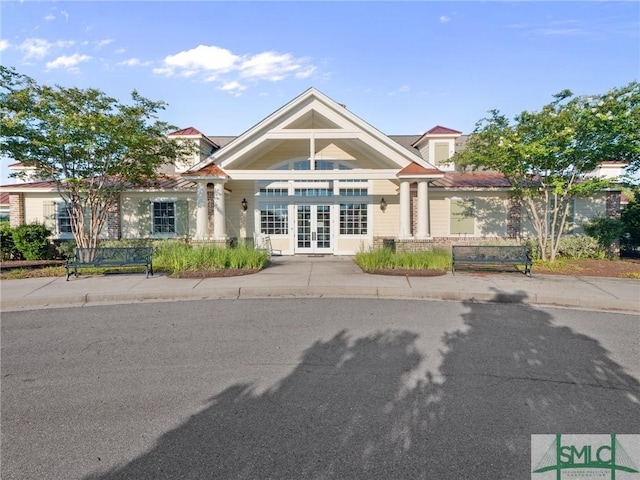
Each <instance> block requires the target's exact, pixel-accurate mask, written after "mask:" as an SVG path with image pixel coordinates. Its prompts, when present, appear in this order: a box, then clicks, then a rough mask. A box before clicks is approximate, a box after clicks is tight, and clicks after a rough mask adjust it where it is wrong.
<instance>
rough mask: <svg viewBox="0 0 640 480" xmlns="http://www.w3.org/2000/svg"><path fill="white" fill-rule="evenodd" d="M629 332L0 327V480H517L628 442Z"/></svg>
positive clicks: (182, 311)
mask: <svg viewBox="0 0 640 480" xmlns="http://www.w3.org/2000/svg"><path fill="white" fill-rule="evenodd" d="M639 337H640V323H639V320H638V317H637V316H633V315H620V314H605V313H596V312H585V311H572V310H564V309H538V308H534V307H532V306H529V305H524V304H522V305H509V304H479V303H453V302H425V301H406V300H403V301H400V300H397V301H396V300H363V299H360V300H357V299H270V300H218V301H206V302H205V301H203V302H200V301H191V302H183V303H155V304H150V303H146V304H133V305H113V306H103V307H87V308H72V309H55V310H37V311H21V312H10V313H4V314H3V315H2V352H1V354H2V358H1V360H2V364H1V365H2V366H1V375H2V398H1V399H2V403H1V414H2V429H1V436H2V452H1V453H2V466H1V477H2V479H3V480H12V479H29V480H35V479H47V480H50V479H92V480H107V479H214V478H215V479H243V480H247V479H377V478H379V479H385V480H388V479H400V478H407V479H450V478H455V479H473V480H479V479H490V480H499V479H529V478H531V474H530V472H531V466H530V464H531V451H530V440H531V434H534V433H613V432H615V433H638V432H640V382H639V379H640V353H639V352H640V349H639V348H638V338H639Z"/></svg>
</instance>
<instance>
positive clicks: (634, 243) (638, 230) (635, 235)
mask: <svg viewBox="0 0 640 480" xmlns="http://www.w3.org/2000/svg"><path fill="white" fill-rule="evenodd" d="M620 221H621V222H622V231H623V233H622V239H623V243H624V246H625V247H627V248H629V249H633V248H636V247H638V246H640V190H638V191H637V192H636V193H635V195H634V198H633V200H631V201H630V202H629V203H628V204H627V206H626V207H625V208H624V209H623V210H622V212H621V213H620Z"/></svg>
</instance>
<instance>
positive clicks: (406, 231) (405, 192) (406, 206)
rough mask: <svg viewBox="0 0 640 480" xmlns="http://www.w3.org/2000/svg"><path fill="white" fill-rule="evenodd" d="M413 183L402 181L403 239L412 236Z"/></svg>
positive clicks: (399, 233) (401, 223)
mask: <svg viewBox="0 0 640 480" xmlns="http://www.w3.org/2000/svg"><path fill="white" fill-rule="evenodd" d="M410 188H411V184H410V183H409V181H408V180H401V181H400V231H399V232H398V238H400V239H401V240H403V239H407V238H411V192H410Z"/></svg>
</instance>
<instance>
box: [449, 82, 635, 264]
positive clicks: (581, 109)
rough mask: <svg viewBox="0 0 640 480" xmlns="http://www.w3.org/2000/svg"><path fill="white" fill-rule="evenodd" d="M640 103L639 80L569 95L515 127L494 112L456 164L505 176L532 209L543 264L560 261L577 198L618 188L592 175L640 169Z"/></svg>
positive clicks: (528, 114)
mask: <svg viewBox="0 0 640 480" xmlns="http://www.w3.org/2000/svg"><path fill="white" fill-rule="evenodd" d="M639 105H640V86H639V84H638V83H637V82H633V83H631V84H629V85H627V86H626V87H623V88H619V89H613V90H611V91H609V92H607V93H605V94H603V95H596V96H579V97H573V94H572V93H571V92H570V91H569V90H564V91H562V92H560V93H558V94H556V95H554V99H553V101H552V102H551V103H549V104H547V105H545V106H543V107H542V108H541V109H540V110H539V111H534V112H530V111H524V112H522V113H520V114H519V115H518V116H516V118H515V121H514V122H513V123H512V122H510V121H509V120H508V119H507V118H506V117H505V116H504V115H503V114H501V113H500V112H499V111H498V110H492V111H490V112H489V116H488V117H487V118H484V119H482V120H480V121H479V122H478V123H477V124H476V128H475V130H474V132H473V133H472V135H470V138H469V141H468V142H467V145H466V147H465V149H464V150H463V151H462V152H459V153H457V154H456V156H455V158H454V160H455V161H456V162H457V163H458V164H460V165H464V166H469V167H471V168H474V169H484V170H492V171H497V172H501V173H502V174H504V176H505V177H506V178H507V179H508V180H509V181H510V182H511V184H512V186H513V194H514V195H515V196H516V197H517V198H518V199H519V200H521V201H522V204H523V205H524V206H525V211H526V214H527V217H528V218H529V220H530V222H531V225H532V226H533V229H534V230H535V233H536V236H537V239H538V242H539V245H540V247H541V256H542V258H543V259H545V260H546V259H550V260H552V261H553V260H555V257H556V253H557V250H558V246H559V244H560V238H561V236H562V235H563V233H566V230H567V223H568V218H569V215H570V211H571V203H572V202H571V201H572V199H574V198H576V197H588V196H591V195H593V194H594V193H595V192H597V191H598V190H600V189H602V188H604V187H606V186H608V185H609V184H610V182H609V181H607V180H605V179H602V178H597V177H593V176H592V175H590V174H591V173H592V172H593V171H594V170H595V168H596V167H597V165H598V164H599V163H600V162H603V161H612V160H615V161H625V162H628V163H630V164H635V165H637V162H638V159H639V158H640V110H639ZM634 162H635V163H634ZM637 168H640V166H637Z"/></svg>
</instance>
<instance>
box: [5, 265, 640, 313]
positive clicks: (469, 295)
mask: <svg viewBox="0 0 640 480" xmlns="http://www.w3.org/2000/svg"><path fill="white" fill-rule="evenodd" d="M0 294H1V297H0V309H2V311H11V310H26V309H34V308H51V307H68V306H83V305H95V304H105V303H133V302H143V301H171V300H195V299H216V298H226V299H242V298H266V297H364V298H407V299H429V300H464V301H494V302H512V303H517V302H522V303H528V304H532V305H547V306H563V307H571V308H582V309H589V310H613V311H622V312H629V313H634V314H638V313H640V281H638V280H635V279H619V278H598V277H574V276H559V275H536V274H535V268H534V275H533V278H529V277H526V276H525V275H523V274H520V273H516V272H472V271H467V272H458V273H456V275H455V276H454V275H452V274H451V272H448V273H447V274H446V275H443V276H439V277H406V276H387V275H369V274H366V273H363V272H362V271H361V270H360V268H359V267H358V266H357V265H356V264H355V263H354V262H353V260H352V259H351V258H350V257H274V258H273V260H272V263H271V265H270V266H269V267H268V268H266V269H265V270H263V271H261V272H259V273H256V274H253V275H245V276H238V277H230V278H206V279H175V278H169V277H167V276H166V275H164V274H156V275H154V276H153V277H149V278H148V279H147V278H145V276H144V274H117V273H114V274H107V275H82V274H81V275H80V276H79V277H78V278H74V277H71V279H70V280H69V281H68V282H67V281H65V278H64V277H58V278H30V279H25V280H4V281H2V282H1V284H0Z"/></svg>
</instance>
